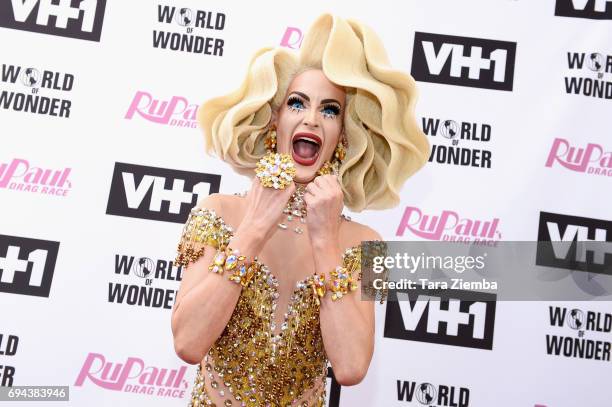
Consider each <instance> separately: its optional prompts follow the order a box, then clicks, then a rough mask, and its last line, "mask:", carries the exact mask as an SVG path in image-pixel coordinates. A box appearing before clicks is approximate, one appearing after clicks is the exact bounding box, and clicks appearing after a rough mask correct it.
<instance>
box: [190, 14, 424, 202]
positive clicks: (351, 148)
mask: <svg viewBox="0 0 612 407" xmlns="http://www.w3.org/2000/svg"><path fill="white" fill-rule="evenodd" d="M308 69H321V70H322V71H323V73H324V74H325V76H326V77H327V78H328V79H329V80H330V81H331V82H333V83H335V84H337V85H339V86H343V87H344V88H345V90H346V108H345V115H344V131H345V134H346V137H347V141H348V149H347V153H346V157H345V159H344V160H343V162H342V165H341V166H340V173H339V179H340V184H341V186H342V191H343V192H344V204H345V205H346V206H347V207H348V208H349V209H351V210H352V211H354V212H361V211H362V210H364V209H386V208H391V207H394V206H397V205H398V204H399V191H400V189H401V187H402V185H403V184H404V182H405V181H406V180H407V179H408V177H410V176H411V175H412V174H414V173H415V172H416V171H418V170H419V169H420V168H421V167H422V166H423V165H424V164H425V163H426V162H427V160H428V158H429V153H430V145H429V142H428V140H427V138H426V136H425V134H423V132H422V130H421V129H420V128H419V126H418V125H417V122H416V119H415V117H414V107H415V103H416V99H417V89H416V83H415V81H414V79H413V78H412V76H410V75H409V74H407V73H404V72H401V71H397V70H393V69H392V68H391V67H390V66H389V62H388V58H387V54H386V52H385V50H384V48H383V45H382V43H381V42H380V39H379V38H378V37H377V35H376V34H375V33H374V32H373V31H372V30H371V29H370V28H369V27H367V26H365V25H363V24H362V23H360V22H357V21H354V20H344V19H341V18H339V17H336V16H333V15H330V14H324V15H322V16H320V17H319V18H318V19H317V20H316V21H315V22H314V23H313V25H312V26H311V27H310V29H309V31H308V32H307V34H306V36H305V37H304V40H303V43H302V46H301V49H300V51H299V54H298V53H296V52H295V51H291V50H288V49H286V48H284V47H275V48H271V47H268V48H263V49H261V50H259V51H258V52H257V53H255V55H254V57H253V58H252V59H251V62H250V63H249V67H248V72H247V76H246V78H245V79H244V81H243V82H242V85H241V86H240V87H239V88H238V89H237V90H235V91H234V92H232V93H229V94H227V95H224V96H220V97H215V98H213V99H210V100H208V101H206V102H204V103H203V104H202V106H200V108H199V110H198V113H197V119H198V122H199V123H200V125H201V127H202V129H203V130H204V136H205V141H206V152H207V153H208V154H211V153H214V155H216V156H217V157H219V158H220V159H222V160H224V161H226V162H227V163H229V164H230V165H231V166H232V167H233V168H234V169H235V170H236V171H237V172H238V173H239V174H243V175H246V176H249V177H252V176H253V175H254V171H253V168H255V165H256V163H257V161H259V159H260V158H261V157H262V156H263V155H265V154H266V149H265V145H264V138H265V135H266V132H267V130H268V125H269V123H270V120H271V117H272V110H273V109H274V110H277V109H278V108H279V106H280V105H281V103H282V102H283V99H284V97H285V94H286V91H287V88H288V87H289V84H290V82H291V80H292V79H293V77H295V75H297V74H299V73H300V72H303V71H305V70H308Z"/></svg>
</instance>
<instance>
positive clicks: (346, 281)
mask: <svg viewBox="0 0 612 407" xmlns="http://www.w3.org/2000/svg"><path fill="white" fill-rule="evenodd" d="M329 275H330V277H331V279H330V281H329V283H330V285H329V287H328V290H329V291H330V292H331V293H332V300H334V301H336V300H339V299H340V298H342V296H344V295H346V294H348V293H349V292H351V291H355V290H356V289H357V282H356V281H355V280H354V279H353V273H352V272H350V271H349V270H347V269H346V268H345V267H343V266H337V267H336V269H335V270H332V271H330V272H329Z"/></svg>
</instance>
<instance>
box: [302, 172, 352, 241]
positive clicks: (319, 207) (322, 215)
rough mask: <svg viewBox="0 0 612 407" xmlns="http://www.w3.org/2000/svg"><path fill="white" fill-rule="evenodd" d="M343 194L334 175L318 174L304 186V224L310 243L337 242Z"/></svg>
mask: <svg viewBox="0 0 612 407" xmlns="http://www.w3.org/2000/svg"><path fill="white" fill-rule="evenodd" d="M343 201H344V194H343V193H342V188H341V187H340V183H339V182H338V178H337V177H336V176H335V175H332V174H329V175H319V176H318V177H316V178H315V179H314V180H313V181H312V182H310V183H309V184H308V185H307V186H306V191H305V193H304V202H305V203H306V210H307V216H306V224H307V225H308V233H309V236H310V241H311V244H312V245H313V246H314V245H322V244H323V245H324V244H329V243H330V242H337V241H338V239H339V235H340V214H341V213H342V208H343V206H344V203H343Z"/></svg>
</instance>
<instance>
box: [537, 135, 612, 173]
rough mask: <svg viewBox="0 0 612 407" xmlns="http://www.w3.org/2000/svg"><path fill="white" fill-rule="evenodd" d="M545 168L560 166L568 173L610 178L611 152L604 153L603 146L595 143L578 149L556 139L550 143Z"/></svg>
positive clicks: (611, 169)
mask: <svg viewBox="0 0 612 407" xmlns="http://www.w3.org/2000/svg"><path fill="white" fill-rule="evenodd" d="M545 166H546V167H553V166H555V167H558V166H561V167H565V168H567V169H568V170H570V171H575V172H582V173H585V174H590V175H603V176H608V177H611V176H612V150H610V151H606V148H605V147H604V146H602V145H601V144H597V143H588V144H587V145H586V146H583V147H579V146H575V145H571V144H570V142H569V140H566V139H563V138H560V137H557V138H555V139H554V141H553V143H552V147H551V148H550V153H548V158H547V159H546V164H545Z"/></svg>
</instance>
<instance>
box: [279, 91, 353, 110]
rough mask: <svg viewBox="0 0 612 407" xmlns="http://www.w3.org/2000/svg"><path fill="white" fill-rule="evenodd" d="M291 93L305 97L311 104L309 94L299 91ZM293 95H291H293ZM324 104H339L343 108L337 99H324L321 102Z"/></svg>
mask: <svg viewBox="0 0 612 407" xmlns="http://www.w3.org/2000/svg"><path fill="white" fill-rule="evenodd" d="M291 93H295V94H296V95H300V96H301V97H303V98H304V99H306V100H307V101H308V102H310V98H309V97H308V95H307V94H305V93H302V92H299V91H297V90H294V91H293V92H291ZM291 93H290V94H291ZM323 103H337V104H338V105H340V106H342V105H341V104H340V102H338V101H337V100H336V99H323V100H322V101H321V104H323Z"/></svg>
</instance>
